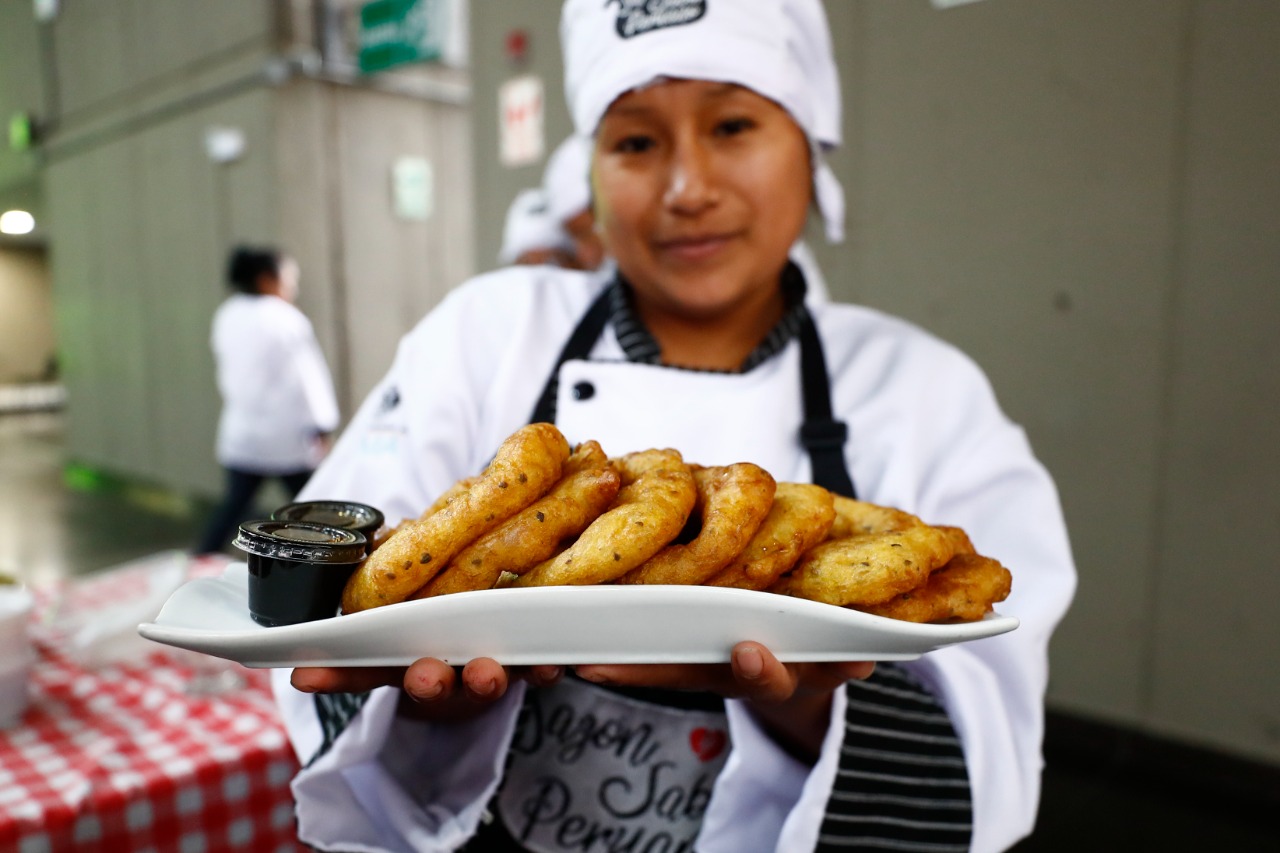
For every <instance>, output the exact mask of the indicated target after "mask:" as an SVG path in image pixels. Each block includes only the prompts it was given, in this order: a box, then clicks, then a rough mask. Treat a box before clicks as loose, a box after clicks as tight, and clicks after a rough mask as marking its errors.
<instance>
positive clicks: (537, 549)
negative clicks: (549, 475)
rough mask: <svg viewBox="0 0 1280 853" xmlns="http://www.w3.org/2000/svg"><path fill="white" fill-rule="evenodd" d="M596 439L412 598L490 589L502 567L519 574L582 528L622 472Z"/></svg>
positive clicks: (610, 496)
mask: <svg viewBox="0 0 1280 853" xmlns="http://www.w3.org/2000/svg"><path fill="white" fill-rule="evenodd" d="M608 462H609V460H608V458H607V457H606V456H605V453H604V451H603V450H602V449H601V448H600V445H599V443H597V442H595V441H589V442H586V443H584V444H580V445H578V448H577V449H576V450H574V452H573V455H572V456H570V457H569V459H568V461H567V462H565V463H564V475H563V476H562V477H561V478H560V482H558V483H556V485H555V488H553V489H552V490H551V491H550V492H548V493H547V494H545V495H543V496H542V497H541V498H539V499H538V500H536V501H534V502H533V503H532V504H530V505H529V506H528V507H526V508H524V509H523V510H521V511H520V512H518V513H516V514H515V515H514V516H512V517H511V518H509V519H507V520H506V521H504V522H503V523H502V524H500V525H498V527H496V528H494V529H493V530H491V531H489V532H488V533H486V534H485V535H484V536H481V537H480V538H479V539H477V540H476V541H475V542H472V543H471V544H470V545H468V546H467V547H466V548H464V549H463V550H462V552H461V553H459V554H458V556H457V557H454V559H453V561H452V562H451V563H450V564H449V566H448V568H446V569H445V570H444V571H442V572H441V573H440V574H438V575H436V576H435V577H434V578H432V579H431V581H430V583H428V584H427V585H426V586H425V587H423V588H422V589H420V590H418V591H417V592H415V593H414V594H413V596H412V598H428V597H430V596H434V595H447V594H449V593H452V592H467V591H469V590H473V589H492V588H493V586H494V585H495V584H496V583H497V582H498V579H499V578H500V577H502V573H503V572H513V573H515V574H523V573H524V572H526V571H528V570H529V569H531V568H532V567H534V566H536V565H537V564H539V563H541V562H543V561H544V560H547V559H549V558H551V557H552V556H553V555H554V554H555V553H556V551H557V550H559V547H560V544H561V543H562V542H564V541H565V540H566V539H570V538H572V537H574V536H577V535H578V534H580V533H582V531H584V530H586V529H587V526H588V525H589V524H591V522H593V521H595V520H596V518H597V517H598V516H599V515H600V514H601V513H602V512H604V511H605V510H606V509H607V508H608V507H609V505H610V504H611V503H613V500H614V498H616V497H617V496H618V489H619V488H620V486H621V483H622V477H621V476H620V475H619V474H618V472H617V471H615V470H614V469H613V468H610V467H609V464H608Z"/></svg>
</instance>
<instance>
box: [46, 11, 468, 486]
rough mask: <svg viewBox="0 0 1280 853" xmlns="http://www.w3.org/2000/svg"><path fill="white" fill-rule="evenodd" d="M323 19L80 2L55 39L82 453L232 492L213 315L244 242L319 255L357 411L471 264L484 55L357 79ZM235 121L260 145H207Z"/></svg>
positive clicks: (66, 340)
mask: <svg viewBox="0 0 1280 853" xmlns="http://www.w3.org/2000/svg"><path fill="white" fill-rule="evenodd" d="M342 5H343V7H346V6H350V5H351V4H349V3H347V4H342ZM335 8H338V7H335ZM311 22H312V19H311V6H310V4H308V3H300V2H291V3H287V4H286V3H266V2H261V0H234V2H218V3H207V2H202V1H201V0H181V2H176V0H95V2H86V0H81V2H67V3H63V4H62V12H61V13H60V14H59V16H58V18H57V20H56V21H55V22H54V23H53V24H52V25H51V39H50V41H51V45H52V50H51V55H52V56H53V57H54V60H55V71H56V80H57V85H58V89H59V92H60V93H61V95H60V103H61V112H60V113H59V114H58V116H57V118H58V124H57V128H56V132H54V133H53V135H52V136H51V137H50V138H49V140H48V141H47V144H46V146H45V148H44V155H45V166H44V168H43V170H42V178H43V184H44V195H45V197H46V199H47V205H48V208H49V211H50V214H51V219H52V220H53V221H54V222H56V223H57V227H56V234H55V236H54V239H53V240H52V241H51V245H52V258H53V264H52V266H53V278H54V284H55V296H56V300H55V301H56V307H57V333H58V334H57V337H58V341H59V347H60V354H61V356H62V365H63V368H64V379H65V382H66V385H67V392H68V425H67V434H68V440H69V452H70V454H71V455H72V457H73V458H75V459H76V460H77V461H80V462H84V463H87V464H91V465H96V466H99V467H102V468H105V469H107V470H110V471H113V472H116V473H120V474H124V475H126V476H131V477H135V478H142V479H145V480H148V481H151V482H154V483H157V484H160V485H163V486H168V487H170V488H173V489H175V490H177V491H180V492H184V493H196V494H204V495H212V494H216V493H217V491H218V490H219V489H220V487H221V475H220V473H219V471H218V468H217V466H216V464H215V462H214V458H213V443H214V432H215V429H216V422H217V417H218V409H219V400H218V396H217V392H216V388H215V385H214V381H213V369H214V368H213V362H212V356H211V355H210V352H209V343H208V339H209V323H210V319H211V317H212V313H213V311H214V309H215V308H216V306H217V304H218V303H219V302H220V301H221V299H222V298H223V297H224V296H225V294H226V289H225V285H224V283H223V281H222V271H223V263H224V258H225V256H226V252H227V250H228V249H229V248H230V247H231V246H232V245H233V244H235V243H237V242H241V241H250V242H255V243H275V244H278V245H281V246H282V247H284V248H285V249H286V250H287V251H289V252H290V253H291V254H293V255H295V256H296V257H297V258H298V260H299V263H300V265H301V267H302V271H303V281H302V291H301V296H300V298H299V307H300V308H301V309H302V310H303V311H304V312H306V313H307V314H308V315H309V316H310V317H311V318H312V321H313V323H314V325H315V327H316V333H317V336H318V337H319V339H320V343H321V346H322V347H323V348H324V350H325V353H326V356H327V357H328V360H329V363H330V365H331V368H332V370H333V373H334V375H335V380H336V383H337V385H338V393H339V402H340V404H341V406H342V410H343V413H344V415H346V416H350V414H351V413H352V412H353V411H354V408H355V406H356V404H357V403H358V402H359V401H360V400H361V399H362V398H363V397H364V395H365V394H366V393H367V391H368V390H369V389H370V387H371V386H372V385H373V384H374V382H375V381H376V380H377V379H378V378H379V377H380V376H381V374H382V373H383V372H384V371H385V370H386V367H387V365H388V364H389V362H390V360H391V355H392V350H393V347H394V344H395V341H396V340H397V339H398V338H399V337H400V335H401V334H403V333H404V332H405V331H407V330H408V329H409V327H410V326H411V325H412V324H413V323H414V322H415V321H416V320H417V318H419V317H420V316H421V315H422V314H424V313H425V312H426V311H427V310H428V309H429V308H430V307H432V306H433V305H434V304H435V303H436V301H438V300H439V299H440V297H441V296H442V295H443V294H444V293H445V292H446V291H447V289H448V287H449V286H451V285H452V284H455V283H456V282H458V281H461V280H462V279H464V278H466V277H468V276H469V275H470V274H471V271H472V266H471V258H472V255H473V249H472V243H471V240H472V236H471V235H472V230H473V227H472V222H473V213H472V207H471V186H470V180H469V175H470V168H471V167H470V162H471V161H470V151H469V145H470V142H469V140H470V127H469V123H468V120H467V110H466V107H465V104H466V97H467V92H468V85H467V77H466V75H465V73H464V72H461V71H459V70H457V69H438V70H432V69H413V70H409V71H406V72H404V73H398V74H395V75H385V76H384V77H379V78H375V79H373V80H360V79H356V78H354V77H352V76H351V75H350V74H349V73H348V69H345V68H341V67H336V66H335V67H330V66H329V65H326V64H324V63H321V62H319V56H318V54H317V52H316V51H315V44H313V43H312V42H311V41H308V40H309V39H313V38H314V37H315V36H314V33H313V30H312V28H311V26H310V24H311ZM339 35H342V33H341V32H340V33H339ZM432 93H435V94H432ZM214 126H224V127H232V128H237V129H239V130H240V131H241V132H242V133H243V135H244V138H245V140H246V147H245V152H244V154H243V156H241V157H240V158H239V159H236V160H235V161H233V162H229V163H217V162H214V161H212V160H211V159H210V158H209V157H208V156H207V155H206V152H205V149H204V135H205V132H206V130H207V129H209V128H211V127H214ZM403 156H415V157H423V158H426V159H428V160H429V161H430V162H431V163H433V164H434V166H435V175H436V191H435V201H436V211H435V214H434V215H433V216H432V217H430V218H429V219H428V220H426V221H407V220H403V219H400V218H397V217H396V215H395V214H394V212H393V209H392V195H391V165H392V163H393V162H394V161H395V160H396V159H397V158H399V157H403Z"/></svg>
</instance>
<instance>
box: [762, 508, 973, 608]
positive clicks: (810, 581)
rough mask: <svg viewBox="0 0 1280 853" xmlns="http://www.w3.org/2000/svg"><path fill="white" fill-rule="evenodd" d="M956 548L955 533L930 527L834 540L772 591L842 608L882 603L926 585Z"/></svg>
mask: <svg viewBox="0 0 1280 853" xmlns="http://www.w3.org/2000/svg"><path fill="white" fill-rule="evenodd" d="M954 529H955V528H953V530H954ZM966 538H967V537H966ZM959 544H960V543H959V542H958V540H957V537H956V536H955V535H954V534H953V533H951V532H948V531H947V530H944V529H942V528H937V527H930V526H928V525H920V526H918V527H909V528H907V529H906V530H902V531H898V532H896V533H865V534H863V535H861V536H850V537H847V538H845V539H832V540H828V541H827V542H825V543H823V544H822V545H819V546H817V547H816V548H814V549H812V550H811V551H809V552H808V553H806V554H805V555H804V556H803V557H802V558H801V559H800V562H799V563H798V564H797V565H796V568H795V570H794V571H792V572H791V574H789V575H787V576H785V577H783V578H782V579H781V580H779V581H778V582H777V583H776V584H774V585H773V586H772V587H770V590H771V591H772V592H780V593H783V594H784V595H792V596H797V597H799V598H808V599H811V600H813V601H822V602H826V603H827V604H835V605H839V606H841V607H858V606H867V605H872V604H882V603H883V602H886V601H888V600H889V599H891V598H893V597H894V596H896V595H901V594H902V593H904V592H907V591H908V590H912V589H915V588H916V587H918V586H920V585H921V584H922V583H924V582H925V580H926V579H927V578H928V577H929V573H930V572H932V571H933V570H934V569H937V568H939V567H941V566H943V565H945V564H946V563H947V562H948V561H949V560H950V559H951V558H952V557H953V556H955V554H956V549H957V547H958V546H959Z"/></svg>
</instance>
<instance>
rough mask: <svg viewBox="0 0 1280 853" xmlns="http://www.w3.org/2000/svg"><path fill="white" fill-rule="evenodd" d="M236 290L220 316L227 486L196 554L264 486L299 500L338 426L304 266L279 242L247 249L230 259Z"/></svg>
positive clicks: (217, 339) (206, 549)
mask: <svg viewBox="0 0 1280 853" xmlns="http://www.w3.org/2000/svg"><path fill="white" fill-rule="evenodd" d="M226 275H227V283H228V285H229V286H230V288H231V290H232V294H231V295H230V296H228V297H227V299H226V300H225V301H224V302H223V303H222V304H221V305H220V306H219V307H218V310H217V312H216V313H215V314H214V317H213V333H212V337H211V344H212V347H213V357H214V362H215V365H216V369H217V381H218V392H219V393H220V395H221V397H222V413H221V416H220V417H219V419H218V438H217V447H216V453H217V458H218V462H219V463H220V464H221V465H222V467H223V468H224V469H225V471H226V489H225V493H224V495H223V497H222V501H221V503H220V504H219V505H218V507H217V508H216V509H215V510H214V513H213V515H212V516H211V517H210V519H209V521H208V524H207V526H206V528H205V531H204V535H203V537H202V538H201V540H200V543H199V546H198V547H197V549H196V551H197V553H200V554H212V553H216V552H218V551H220V550H222V549H223V548H224V547H225V546H226V545H227V542H228V540H229V539H230V538H231V537H232V535H233V534H234V532H235V530H236V529H237V527H238V526H239V525H240V523H241V522H243V521H246V520H248V519H249V517H250V515H251V514H252V511H253V501H254V498H255V496H256V495H257V493H258V490H259V489H260V488H261V486H262V484H263V483H264V482H265V481H266V480H268V479H271V478H276V479H278V480H280V482H281V483H282V484H283V486H284V488H285V491H286V492H287V493H288V495H289V497H290V498H292V497H293V496H294V495H296V494H297V493H298V491H299V490H301V488H302V487H303V486H304V485H305V484H306V482H307V480H308V479H309V478H310V476H311V474H312V472H313V471H314V470H315V468H316V466H317V465H318V464H319V463H320V461H321V460H322V459H323V458H324V456H325V455H326V453H327V452H328V448H329V436H330V434H331V433H332V432H333V431H334V430H335V429H337V427H338V401H337V397H336V396H335V394H334V390H333V379H332V378H331V376H330V375H329V367H328V365H327V364H326V363H325V359H324V353H323V352H321V350H320V344H319V343H318V342H317V341H316V336H315V332H314V330H313V329H312V327H311V321H310V320H308V319H307V317H306V315H304V314H303V313H302V312H301V311H300V310H298V308H297V307H296V306H295V305H294V301H295V300H296V299H297V296H298V280H299V269H298V264H297V263H296V262H295V261H294V260H293V259H292V258H290V257H289V256H287V255H284V254H282V253H281V252H280V251H278V250H277V249H273V248H256V247H248V246H242V247H239V248H236V249H235V250H233V251H232V252H231V254H230V257H229V258H228V260H227V273H226Z"/></svg>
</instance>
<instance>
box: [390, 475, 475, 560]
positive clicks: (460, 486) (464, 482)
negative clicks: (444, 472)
mask: <svg viewBox="0 0 1280 853" xmlns="http://www.w3.org/2000/svg"><path fill="white" fill-rule="evenodd" d="M479 479H480V478H479V477H478V476H476V477H464V478H462V479H461V480H459V481H458V482H456V483H454V484H453V485H452V486H450V487H449V488H447V489H445V491H444V493H443V494H441V495H440V497H438V498H436V501H435V503H433V504H432V505H431V506H429V507H427V508H426V510H425V511H424V512H423V513H422V515H420V516H418V519H417V520H418V521H421V520H422V519H424V518H426V517H427V516H429V515H435V514H436V513H437V512H439V511H440V510H442V509H444V508H445V507H446V506H448V505H449V504H451V503H453V502H454V501H455V500H457V499H458V496H459V495H465V494H466V493H467V490H468V489H470V488H471V487H472V486H474V485H475V484H476V481H477V480H479ZM413 522H414V519H412V518H406V519H404V520H403V521H401V522H400V523H399V524H397V525H396V526H395V527H383V528H382V529H381V530H379V531H378V532H377V533H376V534H374V537H373V548H371V549H370V550H377V549H378V548H381V547H382V544H383V543H384V542H386V541H387V540H388V539H390V538H391V537H392V536H394V535H396V534H397V533H399V532H400V528H402V527H405V526H406V525H409V524H412V523H413Z"/></svg>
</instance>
